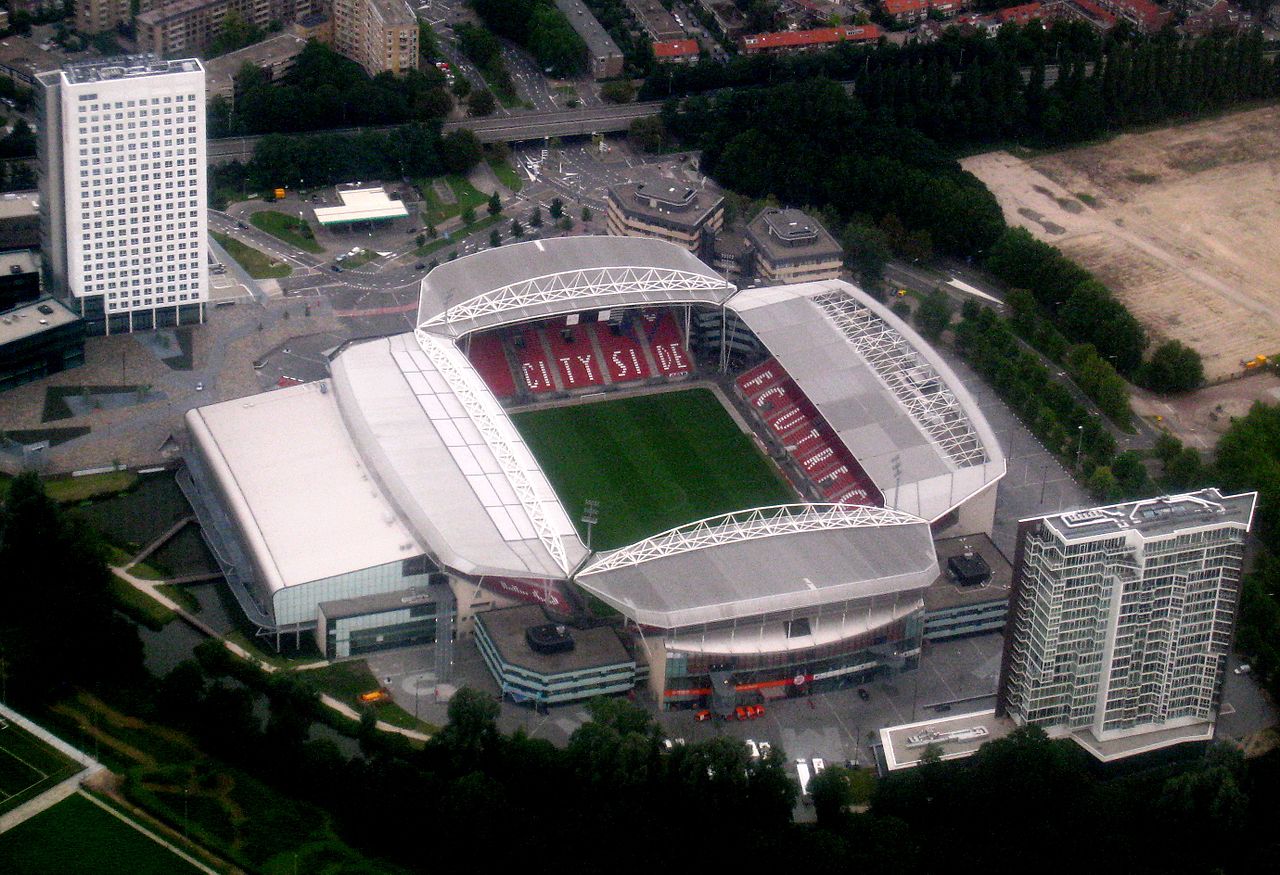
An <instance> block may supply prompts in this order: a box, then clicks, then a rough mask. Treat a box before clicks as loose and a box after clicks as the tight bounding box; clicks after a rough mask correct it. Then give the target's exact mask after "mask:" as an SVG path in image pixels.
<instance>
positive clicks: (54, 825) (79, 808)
mask: <svg viewBox="0 0 1280 875" xmlns="http://www.w3.org/2000/svg"><path fill="white" fill-rule="evenodd" d="M0 860H3V861H4V865H3V866H0V869H3V871H4V872H5V873H6V875H28V873H30V875H48V873H51V872H74V873H76V875H120V873H124V872H128V873H129V875H185V873H188V872H190V873H198V872H199V871H200V870H198V869H196V868H195V867H194V866H192V865H191V864H189V863H187V862H186V861H185V860H183V859H182V858H181V857H178V856H175V855H174V854H173V852H172V851H170V850H169V849H167V848H166V847H164V846H163V845H159V844H156V843H155V842H154V841H152V840H151V839H149V838H147V837H146V836H145V835H143V834H142V833H140V832H138V831H137V830H135V829H134V828H133V827H131V826H129V825H128V824H126V823H122V822H121V821H120V820H119V819H117V818H115V817H113V816H112V815H110V814H108V813H107V812H105V811H103V810H102V809H101V808H99V807H98V806H96V805H94V804H93V803H92V802H90V801H89V800H88V799H85V798H84V797H82V796H68V797H67V798H66V799H64V800H62V801H61V802H59V803H58V804H57V805H55V806H53V807H52V808H50V809H48V810H47V811H42V812H41V813H39V814H37V815H36V816H35V817H33V818H31V819H30V820H28V821H24V822H23V823H20V824H18V825H17V826H15V827H14V828H13V829H11V830H9V831H8V832H7V833H5V834H4V835H0Z"/></svg>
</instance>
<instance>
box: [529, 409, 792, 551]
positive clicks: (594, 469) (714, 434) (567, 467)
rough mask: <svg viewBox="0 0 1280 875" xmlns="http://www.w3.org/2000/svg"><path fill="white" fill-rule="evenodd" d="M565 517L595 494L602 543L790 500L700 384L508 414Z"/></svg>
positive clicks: (576, 513) (596, 543) (598, 544)
mask: <svg viewBox="0 0 1280 875" xmlns="http://www.w3.org/2000/svg"><path fill="white" fill-rule="evenodd" d="M513 419H514V420H515V423H516V426H517V427H518V428H519V429H520V433H521V434H522V435H523V436H524V438H525V440H526V441H527V442H528V443H529V446H530V448H531V449H532V450H533V453H534V455H535V456H537V458H538V461H539V462H541V464H542V467H543V470H544V471H545V472H546V474H547V477H548V478H550V480H551V484H552V486H553V487H555V490H556V493H557V494H558V495H559V496H560V500H561V501H563V502H564V504H565V506H566V507H567V508H568V510H569V515H570V517H571V518H572V519H573V520H574V523H575V524H576V525H577V526H578V528H579V530H580V531H582V532H583V534H584V535H585V530H586V526H585V525H584V524H583V523H581V522H580V521H579V519H578V517H580V516H581V514H582V508H583V503H584V502H585V501H586V500H587V499H595V500H597V501H599V502H600V522H599V523H598V524H597V525H596V526H595V533H594V536H593V539H592V540H593V543H592V546H593V547H594V548H596V549H598V550H599V549H604V550H610V549H614V548H616V547H621V546H624V545H626V544H630V543H633V542H635V541H638V540H641V539H642V538H646V537H648V536H650V535H654V534H657V533H658V532H660V531H664V530H666V529H669V528H673V527H675V526H678V525H683V524H685V523H691V522H694V521H695V520H699V519H703V518H704V517H709V516H715V515H716V514H720V513H727V512H729V511H735V510H745V509H747V508H752V507H759V506H763V505H772V504H786V503H789V502H793V501H796V500H797V499H796V496H795V493H794V492H793V491H792V490H791V488H790V487H789V486H788V485H787V483H786V481H785V480H783V478H782V476H781V474H779V473H778V471H777V469H776V468H775V467H774V465H773V463H772V462H770V461H769V460H768V459H767V458H765V457H764V456H763V455H762V454H761V453H760V451H759V450H757V449H756V446H755V444H754V443H753V442H752V440H751V438H750V437H749V436H747V435H746V434H744V433H743V432H742V431H741V429H739V428H738V427H737V425H736V424H735V423H734V421H733V420H732V419H731V418H730V417H729V414H728V413H727V412H726V411H725V410H724V408H723V407H721V406H720V402H719V401H718V400H717V399H716V397H715V396H714V395H712V394H711V392H709V391H707V390H706V389H691V390H687V391H684V392H669V393H659V394H655V395H644V396H640V397H636V398H623V399H619V400H616V401H603V402H600V403H598V404H583V405H579V406H575V407H561V408H554V409H549V410H534V411H528V412H525V413H517V414H515V415H514V416H513Z"/></svg>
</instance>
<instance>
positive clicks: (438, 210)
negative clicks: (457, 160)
mask: <svg viewBox="0 0 1280 875" xmlns="http://www.w3.org/2000/svg"><path fill="white" fill-rule="evenodd" d="M443 178H444V182H445V184H446V185H447V186H449V190H450V191H452V192H453V196H454V198H455V199H456V201H457V202H456V203H452V204H447V203H445V202H444V201H442V200H440V195H439V194H437V193H436V191H435V189H434V188H433V187H432V183H433V182H434V180H432V179H420V180H418V189H419V190H420V191H421V192H422V197H423V200H424V202H425V203H426V207H427V210H426V216H425V219H426V222H429V223H430V224H432V225H439V224H440V223H441V222H443V221H445V220H446V219H452V218H453V217H454V216H458V215H461V214H462V213H463V212H464V211H465V210H466V209H467V207H470V208H472V209H473V210H480V209H481V208H482V207H484V206H485V204H486V203H487V202H488V200H489V196H488V195H487V194H485V193H484V192H482V191H480V189H478V188H476V187H475V186H474V185H472V184H471V182H470V181H469V180H468V179H467V178H466V177H465V176H458V175H456V174H450V175H449V176H445V177H443Z"/></svg>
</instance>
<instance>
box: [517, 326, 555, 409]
mask: <svg viewBox="0 0 1280 875" xmlns="http://www.w3.org/2000/svg"><path fill="white" fill-rule="evenodd" d="M523 336H524V348H523V349H521V350H520V376H521V377H523V378H524V384H525V385H526V386H528V387H529V391H531V392H539V393H541V392H551V391H553V390H554V389H555V388H556V383H555V380H554V379H553V378H552V376H551V363H550V362H548V361H547V356H546V353H544V352H543V349H542V337H541V335H540V334H539V333H538V332H537V331H534V330H533V329H532V328H526V329H525V331H524V335H523Z"/></svg>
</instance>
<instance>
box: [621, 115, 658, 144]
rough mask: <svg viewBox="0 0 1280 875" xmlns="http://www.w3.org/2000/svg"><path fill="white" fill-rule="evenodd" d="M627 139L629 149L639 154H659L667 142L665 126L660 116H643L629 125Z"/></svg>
mask: <svg viewBox="0 0 1280 875" xmlns="http://www.w3.org/2000/svg"><path fill="white" fill-rule="evenodd" d="M627 139H628V141H630V143H631V147H632V148H633V149H636V150H638V151H640V152H650V153H653V152H661V151H662V146H663V144H664V143H665V142H666V140H667V131H666V126H665V125H664V124H663V123H662V117H661V116H656V115H653V116H645V117H643V118H638V119H636V120H635V121H633V122H632V123H631V127H630V128H628V129H627Z"/></svg>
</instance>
